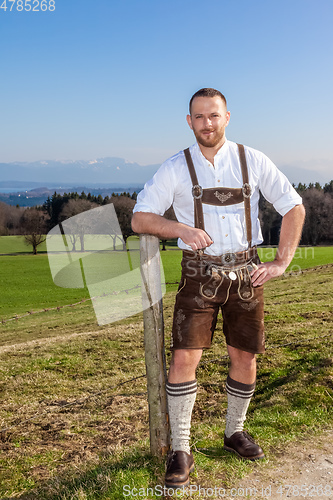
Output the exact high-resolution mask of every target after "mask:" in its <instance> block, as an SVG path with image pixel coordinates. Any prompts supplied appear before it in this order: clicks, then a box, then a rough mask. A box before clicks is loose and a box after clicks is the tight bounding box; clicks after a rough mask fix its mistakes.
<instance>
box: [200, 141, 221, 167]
mask: <svg viewBox="0 0 333 500" xmlns="http://www.w3.org/2000/svg"><path fill="white" fill-rule="evenodd" d="M228 150H229V141H228V139H227V138H226V139H225V143H224V144H223V146H222V147H221V148H220V149H219V150H218V152H217V153H216V155H215V156H214V160H217V161H220V160H221V159H222V158H223V157H225V156H226V155H227V154H228ZM193 152H195V153H196V154H197V155H199V157H200V158H201V160H203V161H204V162H205V163H208V164H209V165H211V163H210V162H209V161H208V160H207V158H205V157H204V155H203V154H202V152H201V149H200V146H199V144H198V143H197V142H196V143H195V144H194V145H193ZM214 164H215V165H216V163H215V161H214ZM212 167H213V165H212ZM213 168H214V167H213Z"/></svg>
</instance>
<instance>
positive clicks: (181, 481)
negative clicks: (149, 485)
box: [165, 451, 194, 488]
mask: <svg viewBox="0 0 333 500" xmlns="http://www.w3.org/2000/svg"><path fill="white" fill-rule="evenodd" d="M193 471H194V458H193V455H192V452H191V453H190V454H188V453H186V451H172V452H171V453H170V455H169V457H168V461H167V466H166V473H165V486H166V487H167V488H183V487H184V486H187V485H188V484H189V482H190V480H189V475H190V473H191V472H193Z"/></svg>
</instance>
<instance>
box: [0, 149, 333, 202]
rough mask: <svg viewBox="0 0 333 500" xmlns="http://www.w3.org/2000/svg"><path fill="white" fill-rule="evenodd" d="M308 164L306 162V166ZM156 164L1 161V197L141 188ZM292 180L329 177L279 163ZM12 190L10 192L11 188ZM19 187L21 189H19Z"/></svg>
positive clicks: (19, 198)
mask: <svg viewBox="0 0 333 500" xmlns="http://www.w3.org/2000/svg"><path fill="white" fill-rule="evenodd" d="M308 166H309V165H306V167H308ZM158 167H159V165H158V164H154V165H139V164H138V163H134V162H129V161H127V160H125V159H123V158H115V157H107V158H97V159H96V160H75V161H74V160H45V161H36V162H13V163H0V190H1V191H5V193H4V192H2V194H0V201H4V202H6V203H9V204H11V205H16V204H19V205H21V206H24V205H25V206H32V205H35V204H42V203H44V201H45V200H46V199H47V197H48V196H49V195H51V194H52V193H53V192H54V191H57V192H58V193H64V192H65V191H67V192H69V191H77V192H78V193H81V192H82V191H84V192H86V193H88V192H91V194H95V195H98V194H101V195H102V196H103V197H105V196H106V195H108V196H110V194H111V193H112V192H113V191H114V192H116V193H117V192H118V193H119V192H123V191H126V192H130V193H131V194H132V193H133V192H134V191H137V192H138V191H140V190H141V189H142V187H143V185H144V183H145V182H146V181H147V180H149V179H150V178H151V177H152V176H153V174H154V173H155V172H156V170H157V169H158ZM280 169H281V171H282V172H283V173H285V174H286V175H287V177H288V179H289V180H290V181H291V182H293V183H294V184H296V185H297V184H298V183H299V182H302V183H305V184H309V183H310V182H319V183H321V184H324V183H325V182H329V181H330V180H331V179H329V178H328V177H327V178H326V176H323V175H322V174H321V172H320V171H319V169H318V170H309V169H308V168H304V169H303V168H299V167H293V166H289V165H284V166H280ZM11 190H12V192H11ZM21 190H22V191H21Z"/></svg>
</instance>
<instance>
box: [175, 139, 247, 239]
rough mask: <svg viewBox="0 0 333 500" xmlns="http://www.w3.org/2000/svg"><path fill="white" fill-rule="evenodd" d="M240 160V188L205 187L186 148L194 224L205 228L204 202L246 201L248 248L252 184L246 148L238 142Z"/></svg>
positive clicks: (226, 203) (224, 204) (227, 203)
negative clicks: (200, 182) (202, 185)
mask: <svg viewBox="0 0 333 500" xmlns="http://www.w3.org/2000/svg"><path fill="white" fill-rule="evenodd" d="M237 146H238V151H239V160H240V165H241V170H242V177H243V185H242V187H240V188H215V187H214V188H208V189H203V188H202V187H201V186H200V185H199V182H198V178H197V174H196V171H195V168H194V165H193V161H192V157H191V153H190V150H189V148H187V149H185V150H184V154H185V158H186V162H187V166H188V169H189V172H190V176H191V180H192V185H193V187H192V196H193V200H194V225H195V227H197V228H199V229H203V230H205V223H204V216H203V208H202V204H203V203H206V204H209V205H217V206H226V205H235V204H236V203H242V202H244V208H245V225H246V238H247V242H248V245H249V246H248V248H251V246H252V224H251V205H250V196H251V186H250V184H249V174H248V169H247V163H246V157H245V150H244V146H243V145H242V144H237Z"/></svg>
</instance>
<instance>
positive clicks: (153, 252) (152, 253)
mask: <svg viewBox="0 0 333 500" xmlns="http://www.w3.org/2000/svg"><path fill="white" fill-rule="evenodd" d="M140 261H141V276H142V296H143V307H144V311H143V323H144V344H145V357H146V373H147V388H148V405H149V429H150V451H151V453H152V455H155V456H162V455H164V454H166V453H167V451H168V449H169V443H170V437H169V421H168V407H167V396H166V390H165V383H166V379H167V375H166V362H165V348H164V322H163V305H162V289H161V273H160V250H159V239H158V238H157V237H156V236H152V235H148V234H142V235H140Z"/></svg>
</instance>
